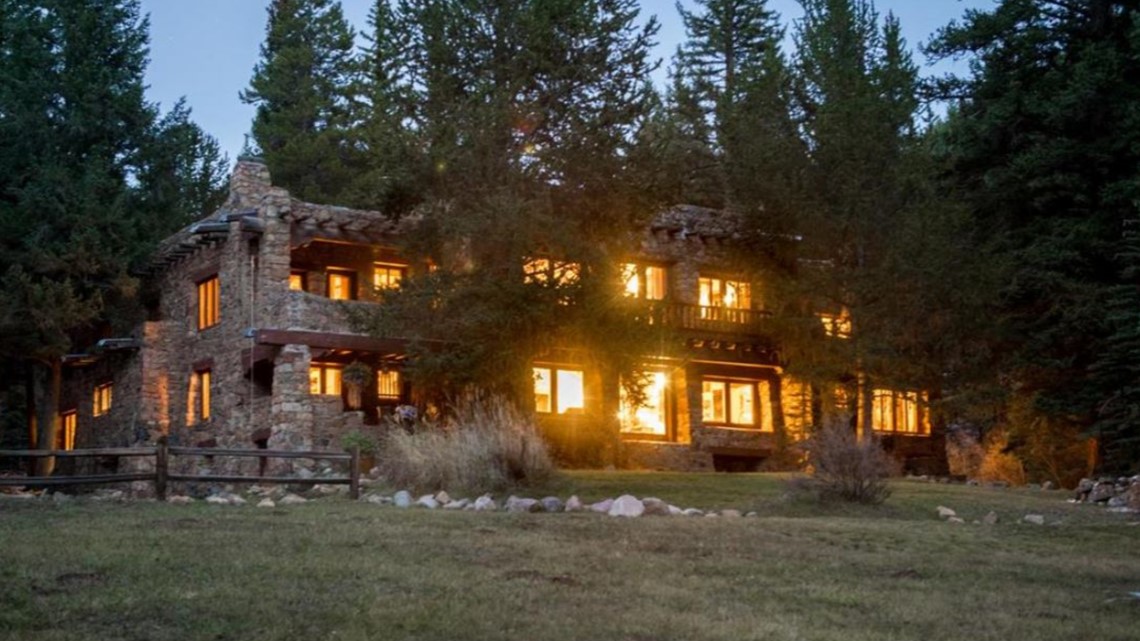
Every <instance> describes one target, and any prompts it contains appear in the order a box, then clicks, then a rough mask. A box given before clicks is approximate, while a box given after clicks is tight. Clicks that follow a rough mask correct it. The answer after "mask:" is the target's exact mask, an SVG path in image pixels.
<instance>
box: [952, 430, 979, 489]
mask: <svg viewBox="0 0 1140 641" xmlns="http://www.w3.org/2000/svg"><path fill="white" fill-rule="evenodd" d="M985 457H986V450H985V448H983V447H982V444H981V443H980V442H978V437H977V436H976V435H975V434H974V432H973V431H972V430H969V429H956V430H951V431H950V432H949V433H948V434H947V435H946V462H947V463H948V464H949V466H950V474H952V475H954V476H964V477H966V478H971V479H972V478H977V477H978V471H979V470H980V469H981V467H982V461H983V460H985Z"/></svg>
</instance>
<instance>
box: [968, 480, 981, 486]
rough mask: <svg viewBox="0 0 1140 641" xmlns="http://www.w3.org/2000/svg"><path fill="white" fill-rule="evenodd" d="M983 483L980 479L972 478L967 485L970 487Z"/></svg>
mask: <svg viewBox="0 0 1140 641" xmlns="http://www.w3.org/2000/svg"><path fill="white" fill-rule="evenodd" d="M981 484H982V483H981V481H979V480H978V479H970V480H968V481H966V485H968V486H970V487H978V486H979V485H981Z"/></svg>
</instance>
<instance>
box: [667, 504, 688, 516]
mask: <svg viewBox="0 0 1140 641" xmlns="http://www.w3.org/2000/svg"><path fill="white" fill-rule="evenodd" d="M668 508H669V516H682V515H684V514H685V511H684V510H682V509H681V508H679V507H677V506H676V505H669V506H668Z"/></svg>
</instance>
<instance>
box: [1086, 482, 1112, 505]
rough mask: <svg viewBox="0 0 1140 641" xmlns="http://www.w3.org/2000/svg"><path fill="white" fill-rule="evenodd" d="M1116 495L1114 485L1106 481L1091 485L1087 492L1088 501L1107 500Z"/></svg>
mask: <svg viewBox="0 0 1140 641" xmlns="http://www.w3.org/2000/svg"><path fill="white" fill-rule="evenodd" d="M1115 495H1116V486H1115V485H1113V484H1112V483H1110V482H1108V481H1101V482H1099V483H1097V484H1096V485H1094V486H1093V489H1092V491H1091V492H1089V497H1088V502H1089V503H1103V502H1107V501H1108V500H1109V499H1111V498H1112V497H1113V496H1115Z"/></svg>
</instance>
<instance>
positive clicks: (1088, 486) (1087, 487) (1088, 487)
mask: <svg viewBox="0 0 1140 641" xmlns="http://www.w3.org/2000/svg"><path fill="white" fill-rule="evenodd" d="M1095 486H1096V483H1094V482H1093V480H1092V479H1081V482H1080V483H1077V491H1076V495H1075V496H1074V497H1073V498H1075V499H1076V500H1077V501H1084V500H1085V499H1087V498H1088V497H1089V494H1091V493H1092V490H1093V487H1095Z"/></svg>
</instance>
